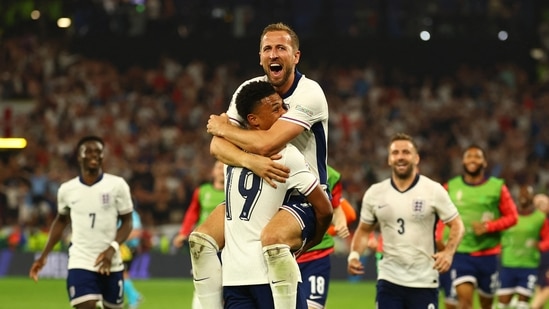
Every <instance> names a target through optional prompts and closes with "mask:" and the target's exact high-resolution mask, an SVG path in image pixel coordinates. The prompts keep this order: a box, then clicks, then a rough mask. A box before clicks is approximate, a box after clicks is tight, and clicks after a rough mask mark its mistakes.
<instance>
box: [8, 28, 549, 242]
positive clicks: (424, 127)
mask: <svg viewBox="0 0 549 309" xmlns="http://www.w3.org/2000/svg"><path fill="white" fill-rule="evenodd" d="M298 67H299V66H298ZM300 70H301V71H302V73H304V74H305V75H308V76H310V77H312V78H313V79H315V80H318V81H319V82H320V84H321V86H322V87H323V89H324V90H325V93H326V95H327V98H328V102H329V107H330V132H329V156H328V158H329V160H328V162H329V164H331V165H332V166H334V167H336V168H337V169H338V170H339V171H341V173H342V175H343V181H344V188H345V192H344V196H346V197H347V199H348V200H349V201H351V202H352V204H353V205H355V206H356V207H358V206H359V205H360V200H361V197H362V194H363V193H364V191H365V190H366V189H367V188H368V186H369V185H370V184H371V183H373V182H374V181H377V180H380V179H382V178H385V177H387V176H388V175H389V173H390V170H389V168H388V166H387V165H386V164H385V162H386V156H387V149H386V141H387V140H388V136H390V135H392V134H393V133H395V132H398V131H401V132H406V133H408V134H410V135H412V136H414V137H415V138H416V141H418V142H419V146H420V149H421V160H422V163H421V173H423V174H426V175H428V176H430V177H432V178H434V179H437V180H439V181H441V182H443V181H446V180H448V179H449V178H450V177H451V176H453V175H455V174H458V173H460V169H461V160H460V156H461V150H462V149H463V148H464V147H465V146H467V145H468V144H470V143H478V144H480V145H481V146H483V147H486V149H488V150H489V152H488V159H489V162H490V166H489V169H490V171H491V174H492V175H497V176H500V177H503V178H504V179H505V180H506V181H507V183H508V185H509V186H510V187H511V188H512V189H513V188H516V187H517V186H518V184H523V183H527V184H531V185H533V186H534V187H535V188H536V189H537V192H547V191H548V189H549V128H548V125H547V119H549V88H547V85H545V84H544V83H542V82H538V81H536V80H535V79H533V78H532V77H531V76H530V75H529V74H528V72H526V71H525V70H524V69H523V68H521V67H519V66H517V65H515V64H512V63H502V64H500V65H498V66H494V67H489V68H486V67H484V68H480V67H473V66H467V65H465V64H464V65H463V66H461V67H460V68H459V69H457V70H456V71H452V72H448V73H447V75H445V76H437V77H434V76H433V77H429V76H427V77H419V76H417V75H414V74H413V73H410V72H403V71H390V72H388V71H385V70H384V69H383V67H382V66H380V65H378V64H376V63H370V64H367V65H363V66H357V67H351V66H336V65H329V64H324V65H319V66H314V67H312V66H311V67H309V66H306V65H304V66H303V67H300ZM259 73H260V68H259V66H257V67H253V68H243V67H241V66H240V65H239V64H238V63H236V62H228V63H226V64H223V65H219V66H217V65H216V66H215V67H214V66H210V65H209V64H208V62H207V61H206V60H193V61H189V62H188V63H185V64H183V63H179V62H177V61H175V60H173V59H170V58H167V57H164V58H162V59H161V60H160V61H159V63H158V66H156V67H154V68H144V67H140V66H139V65H137V64H136V65H135V66H132V67H130V68H128V69H127V70H120V69H119V68H117V67H116V66H115V65H114V64H113V63H110V62H108V61H106V60H97V59H91V58H88V57H83V56H79V55H76V54H71V53H69V52H67V51H66V50H65V49H64V48H63V46H62V45H60V44H57V43H55V42H40V41H39V40H38V39H36V38H35V37H32V36H25V37H20V38H16V39H9V40H5V41H4V42H2V44H1V45H0V111H2V110H3V109H6V108H9V109H13V111H14V116H13V119H11V123H10V124H6V123H4V128H5V127H7V126H10V128H9V129H10V131H11V132H12V135H14V136H22V137H25V138H26V139H27V140H28V142H29V144H28V146H27V148H26V149H24V150H22V151H18V152H10V153H8V152H2V153H1V155H2V160H1V161H0V229H1V228H3V229H7V228H10V229H11V230H13V229H20V228H23V230H29V229H33V228H34V229H40V228H47V227H48V226H49V224H50V220H51V219H52V218H53V217H54V213H55V211H56V190H57V188H58V186H59V184H60V183H61V182H63V181H65V180H67V179H69V178H71V177H74V176H76V175H77V168H76V164H75V161H74V157H73V154H74V153H73V151H74V149H73V148H72V146H73V145H75V144H76V141H77V140H78V139H79V138H80V137H82V136H83V135H88V134H94V135H99V136H102V137H103V138H104V139H105V141H106V143H107V148H106V150H107V157H106V160H105V170H106V171H109V172H110V173H113V174H117V175H121V176H123V177H124V178H125V179H126V180H127V181H128V183H129V184H130V186H131V189H132V192H133V194H134V197H135V200H136V204H137V209H138V210H139V212H140V213H141V214H142V220H143V223H144V226H145V227H147V228H149V229H154V227H156V226H159V225H165V224H179V222H180V221H181V218H182V216H183V214H184V212H185V208H186V207H187V205H188V202H189V200H190V195H191V194H192V190H193V189H194V187H196V186H197V185H198V184H199V183H201V182H203V181H205V180H207V179H208V177H209V176H210V170H211V166H212V164H213V162H214V160H213V158H212V157H211V156H210V154H209V143H210V139H211V137H210V136H209V135H208V134H207V133H206V130H205V127H206V123H207V119H208V116H209V115H210V114H211V113H215V114H218V113H221V112H224V111H225V109H226V107H227V105H228V102H229V100H230V95H231V94H232V92H233V91H234V89H235V88H236V87H237V85H238V84H240V83H241V82H242V81H243V80H245V79H247V78H249V77H251V76H255V75H257V74H259ZM0 115H1V114H0ZM0 121H1V120H0ZM1 129H2V126H1V125H0V130H1ZM0 133H1V131H0ZM13 241H17V240H13Z"/></svg>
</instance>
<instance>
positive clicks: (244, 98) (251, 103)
mask: <svg viewBox="0 0 549 309" xmlns="http://www.w3.org/2000/svg"><path fill="white" fill-rule="evenodd" d="M275 93H276V90H275V89H274V87H273V85H271V84H270V83H268V82H264V81H255V82H251V83H248V84H246V85H244V86H243V87H242V88H241V89H240V91H239V92H238V94H237V95H236V99H235V103H236V110H237V111H238V114H239V115H240V117H242V118H243V119H244V120H245V121H246V122H247V117H248V115H249V114H251V113H253V111H254V110H255V108H256V107H257V105H259V104H260V102H261V100H262V99H264V98H266V97H268V96H270V95H273V94H275Z"/></svg>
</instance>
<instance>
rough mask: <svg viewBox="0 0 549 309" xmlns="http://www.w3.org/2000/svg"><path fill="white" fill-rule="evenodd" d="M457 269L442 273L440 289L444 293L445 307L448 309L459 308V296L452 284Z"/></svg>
mask: <svg viewBox="0 0 549 309" xmlns="http://www.w3.org/2000/svg"><path fill="white" fill-rule="evenodd" d="M455 276H456V274H455V270H454V271H453V270H450V271H447V272H445V273H442V274H440V276H439V281H440V289H441V290H442V291H443V294H444V307H445V308H446V309H456V308H457V296H456V289H455V288H454V286H453V285H452V281H453V278H455Z"/></svg>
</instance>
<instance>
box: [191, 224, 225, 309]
mask: <svg viewBox="0 0 549 309" xmlns="http://www.w3.org/2000/svg"><path fill="white" fill-rule="evenodd" d="M189 245H190V251H191V264H192V270H193V283H194V288H195V293H196V296H197V297H198V300H199V301H200V305H202V308H208V309H223V286H222V277H221V276H222V274H221V262H220V261H219V257H218V256H217V252H218V251H219V246H218V245H217V243H216V241H215V240H214V239H213V238H212V237H210V236H209V235H206V234H204V233H199V232H192V233H191V235H189Z"/></svg>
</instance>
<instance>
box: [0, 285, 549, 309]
mask: <svg viewBox="0 0 549 309" xmlns="http://www.w3.org/2000/svg"><path fill="white" fill-rule="evenodd" d="M134 283H135V286H136V287H137V288H138V289H139V290H140V291H141V292H142V293H143V295H144V297H145V301H144V302H143V303H142V305H141V306H140V307H139V308H140V309H173V308H179V309H191V301H192V294H193V285H192V281H191V280H190V279H149V280H134ZM374 297H375V282H373V281H361V282H357V283H350V282H347V281H333V282H331V284H330V294H329V297H328V305H327V309H348V308H360V309H373V308H375V305H374ZM475 307H476V308H478V306H475ZM0 308H10V309H29V308H40V309H64V308H66V309H69V308H71V307H70V305H69V302H68V298H67V292H66V289H65V280H62V279H40V280H39V281H38V283H34V281H32V280H31V279H29V278H24V277H3V278H0ZM440 308H444V307H443V306H442V303H441V306H440ZM546 308H549V306H546Z"/></svg>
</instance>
